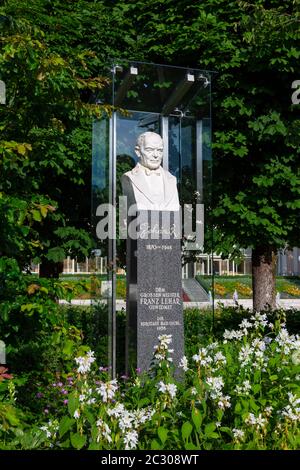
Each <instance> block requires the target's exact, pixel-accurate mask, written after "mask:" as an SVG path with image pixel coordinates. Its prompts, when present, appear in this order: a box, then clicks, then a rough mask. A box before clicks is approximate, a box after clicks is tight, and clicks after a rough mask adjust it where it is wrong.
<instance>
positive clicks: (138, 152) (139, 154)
mask: <svg viewBox="0 0 300 470" xmlns="http://www.w3.org/2000/svg"><path fill="white" fill-rule="evenodd" d="M134 151H135V153H136V155H137V156H138V158H141V150H140V147H139V146H138V145H136V146H135V147H134Z"/></svg>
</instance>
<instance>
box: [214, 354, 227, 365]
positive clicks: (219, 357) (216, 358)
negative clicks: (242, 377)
mask: <svg viewBox="0 0 300 470" xmlns="http://www.w3.org/2000/svg"><path fill="white" fill-rule="evenodd" d="M214 362H215V363H216V364H217V365H219V366H220V365H225V364H226V358H225V356H224V355H223V354H222V353H221V352H220V351H219V352H217V353H216V354H215V356H214Z"/></svg>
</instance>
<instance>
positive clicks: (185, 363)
mask: <svg viewBox="0 0 300 470" xmlns="http://www.w3.org/2000/svg"><path fill="white" fill-rule="evenodd" d="M179 367H181V368H182V369H183V370H184V372H187V371H188V370H189V367H188V360H187V357H186V356H183V357H182V358H181V359H180V362H179Z"/></svg>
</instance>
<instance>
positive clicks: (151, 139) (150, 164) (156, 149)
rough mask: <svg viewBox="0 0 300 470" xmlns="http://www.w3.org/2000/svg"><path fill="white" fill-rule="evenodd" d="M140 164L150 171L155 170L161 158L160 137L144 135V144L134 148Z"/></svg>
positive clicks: (161, 145) (161, 142)
mask: <svg viewBox="0 0 300 470" xmlns="http://www.w3.org/2000/svg"><path fill="white" fill-rule="evenodd" d="M136 153H137V155H138V157H139V158H140V159H141V164H142V165H144V166H145V167H146V168H149V169H150V170H156V169H157V168H158V167H159V166H160V164H161V161H162V158H163V141H162V138H161V137H160V135H158V134H151V135H145V137H144V144H143V145H141V147H137V148H136Z"/></svg>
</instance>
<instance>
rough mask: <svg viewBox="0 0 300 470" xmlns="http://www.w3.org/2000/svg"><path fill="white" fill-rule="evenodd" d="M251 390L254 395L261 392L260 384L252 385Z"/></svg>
mask: <svg viewBox="0 0 300 470" xmlns="http://www.w3.org/2000/svg"><path fill="white" fill-rule="evenodd" d="M252 390H253V392H254V393H258V392H259V391H260V390H261V385H260V384H254V385H252Z"/></svg>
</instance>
